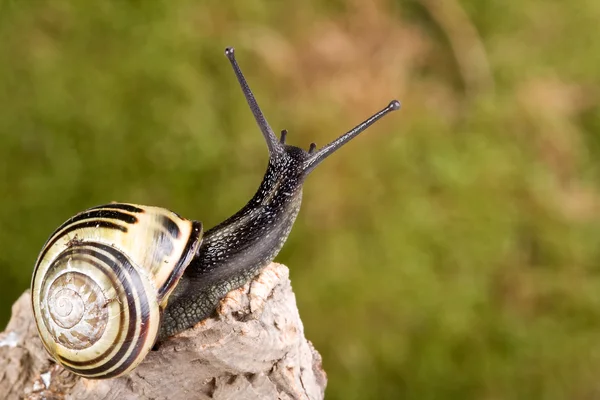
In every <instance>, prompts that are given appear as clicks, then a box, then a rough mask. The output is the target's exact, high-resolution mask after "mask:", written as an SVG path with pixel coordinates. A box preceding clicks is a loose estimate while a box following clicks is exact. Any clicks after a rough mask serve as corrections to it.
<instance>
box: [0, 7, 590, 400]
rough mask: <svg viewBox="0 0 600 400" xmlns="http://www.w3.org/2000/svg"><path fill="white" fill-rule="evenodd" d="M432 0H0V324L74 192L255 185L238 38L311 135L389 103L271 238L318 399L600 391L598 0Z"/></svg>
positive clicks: (72, 205) (214, 206)
mask: <svg viewBox="0 0 600 400" xmlns="http://www.w3.org/2000/svg"><path fill="white" fill-rule="evenodd" d="M436 4H438V3H436V2H433V1H427V0H420V1H418V2H404V1H398V2H395V3H393V4H392V3H384V2H383V1H375V2H366V1H365V2H360V1H358V2H352V3H350V4H346V3H344V2H340V1H335V2H327V3H319V2H317V1H312V2H311V1H307V2H298V3H297V4H295V5H292V4H288V3H281V2H274V1H260V0H252V1H250V0H246V1H236V2H229V3H228V2H216V1H208V2H191V1H184V0H178V1H169V2H167V1H163V2H161V1H150V2H141V1H129V2H123V1H121V2H116V1H104V2H96V3H94V2H76V1H68V0H62V1H55V2H41V1H31V2H16V1H8V0H4V1H0V159H1V160H2V162H1V163H0V193H1V194H2V195H1V196H0V203H1V207H0V243H2V251H1V252H0V271H1V274H2V279H1V280H0V304H1V305H2V306H1V307H0V326H3V325H4V324H5V322H6V321H7V320H8V317H9V314H10V305H11V304H12V302H13V301H14V300H15V299H16V298H17V297H18V295H19V294H20V293H21V292H22V291H23V290H24V289H25V288H26V287H27V286H28V285H29V280H30V276H31V270H32V266H33V264H34V262H35V258H36V256H37V253H38V251H39V249H40V248H41V246H42V244H43V242H44V240H45V239H46V238H47V237H48V235H49V234H50V233H51V232H52V230H53V229H54V228H55V227H56V226H58V225H59V224H60V223H62V222H63V221H64V220H65V219H67V218H68V217H70V216H71V215H73V214H74V213H75V212H77V211H80V210H82V209H84V208H87V207H89V206H92V205H96V204H102V203H105V202H108V201H112V200H118V201H128V202H137V203H141V204H152V205H161V206H164V207H167V208H170V209H173V210H175V211H177V212H178V213H180V214H182V215H185V216H186V217H189V218H194V219H199V220H202V221H203V222H204V223H205V226H212V225H214V224H216V223H218V222H219V221H221V220H223V219H224V218H226V217H227V216H229V215H231V214H232V213H233V212H234V211H236V210H237V209H238V208H239V207H241V206H242V205H243V204H244V202H245V201H246V200H247V199H249V198H250V196H251V195H252V194H253V191H254V190H255V189H256V187H257V185H258V183H259V181H260V179H261V178H262V173H263V172H264V168H265V164H266V156H267V153H266V146H265V145H264V143H263V141H262V137H261V135H260V134H259V131H258V128H256V126H255V123H254V121H253V119H252V116H251V115H250V113H249V111H248V109H247V106H246V104H245V102H244V99H243V97H242V94H241V92H240V90H239V88H238V87H237V82H236V81H235V79H234V77H233V74H232V72H231V70H230V66H229V65H228V62H227V60H226V59H225V57H224V55H223V49H224V47H225V46H227V45H233V46H235V47H236V49H237V52H238V58H239V61H240V64H241V66H242V68H243V70H244V72H245V73H246V75H247V78H248V79H249V81H250V84H251V85H252V87H253V89H254V90H255V93H256V94H257V97H258V99H259V101H260V103H261V106H262V107H263V110H264V112H265V114H266V115H267V117H268V118H269V121H270V122H271V124H272V125H273V127H274V128H275V129H282V128H288V129H289V131H290V134H289V136H288V138H289V141H290V142H291V143H293V144H296V145H301V146H304V147H305V148H307V147H308V144H309V143H310V142H311V141H316V142H317V143H318V144H324V143H326V142H327V141H329V140H331V139H332V138H333V137H334V136H336V135H338V134H341V133H342V132H343V131H344V130H346V129H348V128H350V127H351V126H353V125H354V124H355V123H357V122H359V121H360V119H361V118H363V117H366V116H367V115H369V114H370V113H372V112H373V111H375V110H376V109H379V108H380V107H383V106H384V105H385V104H387V102H388V101H389V100H390V99H391V98H394V97H398V98H400V99H401V100H402V101H403V105H404V108H403V110H402V111H400V112H399V113H394V114H393V115H392V116H389V117H387V118H386V120H385V122H382V123H381V124H379V125H378V126H377V127H375V128H372V129H371V130H370V131H369V132H368V133H366V134H365V135H364V136H361V137H360V138H358V139H357V140H356V141H355V142H354V143H352V144H350V145H349V146H347V147H346V148H345V149H343V150H342V151H340V152H339V154H337V155H336V156H334V157H332V159H331V160H329V161H327V162H326V163H324V164H323V166H322V167H320V168H319V169H318V170H317V171H316V172H315V173H314V174H313V175H311V177H310V179H309V180H308V181H307V184H306V186H305V196H304V204H303V210H302V212H301V214H300V217H299V220H298V222H297V223H296V226H295V228H294V230H293V232H292V235H291V237H290V239H289V241H288V243H287V244H286V247H285V248H284V250H283V251H282V253H281V254H280V256H279V257H278V260H279V261H280V262H283V263H285V264H286V265H288V266H289V267H290V269H291V279H292V284H293V286H294V289H295V292H296V295H297V300H298V306H299V308H300V312H301V315H302V317H303V320H304V323H305V329H306V334H307V336H308V338H309V339H311V340H312V341H313V342H314V344H315V347H316V348H317V349H318V350H319V351H320V352H321V354H322V355H323V359H324V368H325V370H326V371H327V373H328V376H329V385H328V389H327V397H328V398H329V399H370V398H373V399H384V398H389V399H395V398H403V399H454V398H456V399H509V398H511V399H512V398H514V399H535V398H540V399H566V398H573V399H574V398H596V397H598V395H599V392H600V387H599V385H598V383H597V376H598V373H599V372H600V356H599V354H600V268H599V264H598V262H599V260H600V251H599V250H598V249H600V220H599V213H598V212H599V210H600V185H599V184H598V182H599V179H598V178H599V177H600V176H599V172H600V163H599V162H598V160H600V136H599V133H600V131H599V129H600V113H599V111H598V110H599V108H598V99H599V97H598V88H599V87H600V73H599V72H598V71H599V69H598V67H599V66H600V41H598V40H597V21H599V20H600V3H599V2H597V1H593V0H584V1H580V2H559V1H543V2H542V1H539V0H527V1H517V0H503V1H500V0H492V1H477V0H463V1H462V2H461V3H456V2H452V1H448V2H440V3H439V4H445V5H446V6H447V8H444V9H443V10H442V11H440V10H439V9H437V8H433V7H437V6H436ZM465 27H466V28H465ZM469 27H472V28H473V29H472V30H469ZM478 45H479V46H481V48H482V49H483V50H484V52H483V53H482V54H483V57H484V58H477V57H476V56H475V55H474V49H475V50H476V47H475V46H478ZM486 63H488V64H489V68H487V67H486V65H487V64H486ZM478 71H479V72H478Z"/></svg>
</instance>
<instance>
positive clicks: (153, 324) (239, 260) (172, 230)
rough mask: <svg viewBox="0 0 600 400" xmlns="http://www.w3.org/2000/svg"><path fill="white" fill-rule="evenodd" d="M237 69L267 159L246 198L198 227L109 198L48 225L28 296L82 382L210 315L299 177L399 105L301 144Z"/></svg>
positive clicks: (254, 258) (122, 368) (260, 260)
mask: <svg viewBox="0 0 600 400" xmlns="http://www.w3.org/2000/svg"><path fill="white" fill-rule="evenodd" d="M225 55H226V56H227V58H228V59H229V61H230V63H231V65H232V67H233V70H234V73H235V76H236V78H237V80H238V82H239V84H240V86H241V88H242V91H243V93H244V96H245V98H246V101H247V103H248V105H249V106H250V110H251V112H252V114H253V116H254V118H255V119H256V122H257V123H258V126H259V128H260V130H261V132H262V134H263V136H264V138H265V140H266V142H267V147H268V150H269V161H268V166H267V171H266V173H265V175H264V178H263V180H262V182H261V184H260V186H259V188H258V190H257V192H256V194H255V195H254V196H253V197H252V199H251V200H250V201H249V202H248V203H247V204H246V205H245V206H244V207H243V208H242V209H241V210H239V211H238V212H237V213H235V214H234V215H233V216H231V217H230V218H228V219H226V220H225V221H224V222H222V223H220V224H218V225H217V226H215V227H214V228H211V229H209V230H207V231H206V232H204V230H203V226H202V223H201V222H199V221H193V220H188V219H185V218H182V217H180V216H179V215H178V214H176V213H174V212H172V211H169V210H167V209H164V208H160V207H151V206H143V205H137V204H129V203H110V204H106V205H102V206H98V207H93V208H90V209H87V210H85V211H83V212H81V213H79V214H77V215H75V216H74V217H72V218H70V219H69V220H67V221H66V222H65V223H64V224H62V225H61V226H60V227H58V228H57V229H56V230H55V231H54V233H52V235H51V236H50V237H49V239H48V240H47V241H46V243H45V244H44V246H43V248H42V250H41V252H40V254H39V256H38V258H37V261H36V263H35V267H34V272H33V277H32V283H31V301H32V306H33V314H34V318H35V322H36V326H37V330H38V333H39V336H40V338H41V340H42V343H43V345H44V347H45V348H46V350H47V351H48V353H49V354H50V355H51V356H52V358H53V359H54V360H55V361H56V362H58V363H59V364H61V365H62V366H63V367H65V368H66V369H68V370H70V371H72V372H73V373H75V374H78V375H81V376H83V377H86V378H92V379H104V378H113V377H117V376H120V375H123V374H126V373H128V372H130V371H131V370H133V369H134V368H135V367H136V366H137V365H138V364H139V363H140V362H141V361H142V360H143V359H144V357H145V356H146V355H147V353H148V352H149V351H150V350H151V349H152V348H153V346H154V345H155V344H157V343H160V342H162V341H164V340H165V339H167V338H168V337H170V336H172V335H174V334H176V333H179V332H181V331H183V330H185V329H188V328H191V327H192V326H194V325H195V324H196V323H198V322H200V321H202V320H203V319H205V318H207V317H209V316H210V315H211V314H212V313H213V312H214V311H215V310H216V307H217V305H218V303H219V301H220V300H221V299H222V298H223V297H225V295H226V294H227V293H228V292H229V291H230V290H233V289H235V288H238V287H240V286H243V285H244V284H245V283H246V282H248V281H250V280H251V279H252V278H253V277H254V276H256V275H257V274H258V272H260V270H261V269H262V268H263V267H265V266H266V265H268V264H269V263H270V262H271V261H272V260H273V259H274V258H275V256H276V255H277V254H278V253H279V251H280V249H281V248H282V246H283V244H284V242H285V241H286V239H287V237H288V235H289V233H290V231H291V229H292V225H293V223H294V221H295V219H296V216H297V215H298V212H299V210H300V203H301V200H302V185H303V183H304V181H305V179H306V177H307V176H308V174H310V172H312V171H313V170H314V169H315V168H316V167H317V166H318V165H319V164H320V163H321V162H322V161H323V160H325V159H326V158H327V157H328V156H330V155H331V154H332V153H334V152H335V151H336V150H337V149H339V148H340V147H342V146H343V145H344V144H345V143H348V141H350V140H351V139H352V138H354V137H356V136H357V135H358V134H359V133H361V132H362V131H364V130H365V129H366V128H368V127H369V126H371V125H372V124H373V123H375V122H376V121H377V120H379V119H380V118H382V117H383V116H384V115H386V114H388V113H389V112H391V111H394V110H398V109H399V108H400V103H399V102H398V101H397V100H393V101H392V102H390V103H389V105H387V106H386V107H385V108H383V109H382V110H380V111H379V112H377V113H375V114H374V115H373V116H371V117H370V118H368V119H367V120H365V121H364V122H362V123H360V124H359V125H357V126H356V127H355V128H353V129H351V130H350V131H348V132H347V133H345V134H344V135H342V136H340V137H339V138H337V139H336V140H334V141H332V142H331V143H329V144H327V145H326V146H324V147H322V148H321V149H317V147H316V145H315V144H314V143H311V144H310V147H309V149H308V151H306V150H303V149H301V148H299V147H295V146H290V145H288V144H286V134H287V131H285V130H283V131H282V132H281V136H280V138H279V139H277V137H276V136H275V134H274V132H273V130H272V129H271V127H270V126H269V124H268V122H267V120H266V119H265V117H264V115H263V113H262V111H261V110H260V108H259V106H258V104H257V102H256V100H255V98H254V95H253V93H252V91H251V90H250V88H249V86H248V84H247V82H246V79H245V78H244V75H243V74H242V72H241V70H240V67H239V65H238V63H237V61H236V59H235V55H234V50H233V48H227V49H226V50H225Z"/></svg>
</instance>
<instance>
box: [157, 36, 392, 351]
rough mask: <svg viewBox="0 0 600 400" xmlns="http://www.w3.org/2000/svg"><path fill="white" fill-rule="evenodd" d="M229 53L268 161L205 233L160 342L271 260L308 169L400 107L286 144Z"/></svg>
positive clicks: (195, 319) (211, 308)
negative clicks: (304, 144)
mask: <svg viewBox="0 0 600 400" xmlns="http://www.w3.org/2000/svg"><path fill="white" fill-rule="evenodd" d="M225 54H226V56H227V57H228V58H229V61H230V62H231V65H232V67H233V69H234V72H235V74H236V77H237V79H238V81H239V83H240V86H241V87H242V90H243V92H244V95H245V97H246V100H247V102H248V105H249V106H250V109H251V111H252V113H253V115H254V117H255V119H256V122H257V123H258V126H259V127H260V129H261V131H262V133H263V135H264V137H265V139H266V142H267V146H268V148H269V164H268V167H267V171H266V173H265V175H264V178H263V181H262V183H261V184H260V187H259V188H258V191H257V192H256V194H255V195H254V197H252V199H251V200H250V201H249V202H248V203H247V204H246V205H245V206H244V207H243V208H242V209H241V210H240V211H238V212H237V213H236V214H234V215H233V216H232V217H230V218H228V219H227V220H225V221H224V222H222V223H221V224H219V225H217V226H215V227H214V228H212V229H210V230H208V231H207V232H205V234H204V237H203V241H202V244H201V245H200V248H199V250H198V254H197V255H196V256H195V257H194V259H193V261H192V262H191V264H190V265H189V266H188V268H187V269H186V272H185V273H184V275H183V277H182V278H181V280H180V282H179V284H178V285H177V287H176V288H175V290H174V291H173V293H172V294H171V296H170V297H169V303H168V305H167V307H166V309H165V310H164V312H163V316H162V323H161V329H160V334H159V338H158V341H159V342H160V341H162V340H164V339H166V338H167V337H169V336H172V335H174V334H176V333H178V332H181V331H183V330H185V329H188V328H190V327H192V326H194V325H195V324H196V323H198V322H200V321H202V320H203V319H205V318H207V317H208V316H210V315H211V314H212V313H213V312H214V311H215V309H216V306H217V305H218V303H219V301H220V300H221V299H222V298H223V297H224V296H225V295H226V294H227V293H228V292H229V291H231V290H233V289H235V288H238V287H240V286H243V285H244V284H245V283H247V282H248V281H250V280H251V279H252V278H253V277H254V276H255V275H256V274H257V273H258V272H259V271H260V270H261V268H263V267H264V266H266V265H268V264H269V263H270V262H271V261H272V260H273V259H274V258H275V257H276V256H277V254H278V253H279V251H280V250H281V248H282V246H283V244H284V243H285V241H286V239H287V237H288V235H289V233H290V231H291V229H292V225H293V224H294V221H295V219H296V216H297V215H298V212H299V210H300V204H301V202H302V184H303V183H304V180H305V179H306V177H307V176H308V174H309V173H310V172H311V171H313V170H314V168H315V167H316V166H317V165H318V164H320V163H321V162H322V161H323V160H324V159H325V158H327V157H328V156H329V155H330V154H332V153H333V152H334V151H336V150H337V149H339V148H340V147H341V146H343V145H344V144H345V143H347V142H348V141H349V140H351V139H352V138H354V137H356V136H357V135H358V134H359V133H360V132H362V131H364V130H365V129H366V128H367V127H369V126H370V125H372V124H373V123H374V122H376V121H377V120H378V119H380V118H381V117H383V116H384V115H386V114H387V113H388V112H390V111H394V110H398V109H399V108H400V103H399V102H398V101H397V100H394V101H392V102H390V103H389V105H388V106H387V107H385V108H384V109H383V110H381V111H379V112H378V113H376V114H375V115H373V116H372V117H370V118H369V119H367V120H366V121H364V122H362V123H361V124H359V125H358V126H356V127H355V128H354V129H352V130H350V131H349V132H347V133H346V134H344V135H342V136H340V137H339V138H338V139H336V140H334V141H333V142H331V143H330V144H328V145H326V146H324V147H323V148H321V149H319V150H316V145H315V144H314V143H312V144H311V145H310V148H309V150H308V151H305V150H303V149H301V148H299V147H295V146H290V145H286V144H285V136H286V133H287V132H286V131H282V133H281V139H280V140H277V138H276V136H275V134H274V132H273V130H272V129H271V127H270V126H269V124H268V122H267V121H266V119H265V117H264V116H263V114H262V112H261V110H260V108H259V107H258V104H257V102H256V100H255V98H254V96H253V94H252V92H251V90H250V88H249V87H248V84H247V82H246V80H245V79H244V76H243V75H242V72H241V71H240V68H239V66H238V64H237V62H236V60H235V56H234V50H233V49H232V48H228V49H226V50H225Z"/></svg>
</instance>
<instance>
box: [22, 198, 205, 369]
mask: <svg viewBox="0 0 600 400" xmlns="http://www.w3.org/2000/svg"><path fill="white" fill-rule="evenodd" d="M201 240H202V224H201V223H200V222H197V221H189V220H186V219H183V218H181V217H179V216H178V215H177V214H175V213H173V212H171V211H169V210H166V209H163V208H159V207H148V206H141V205H136V204H124V203H112V204H108V205H104V206H99V207H95V208H91V209H88V210H86V211H84V212H82V213H79V214H77V215H76V216H74V217H72V218H71V219H69V220H68V221H67V222H65V223H64V224H63V225H61V226H60V227H59V228H58V229H57V230H56V231H55V232H54V233H53V234H52V236H50V238H49V239H48V241H47V242H46V244H45V245H44V247H43V248H42V251H41V253H40V255H39V257H38V260H37V262H36V265H35V269H34V273H33V279H32V286H31V287H32V291H31V293H32V304H33V312H34V317H35V321H36V325H37V329H38V331H39V334H40V337H41V339H42V342H43V344H44V347H45V348H46V350H47V351H48V352H49V353H50V355H51V356H52V357H53V358H54V359H55V360H56V361H57V362H59V363H60V364H62V365H63V366H64V367H65V368H67V369H69V370H71V371H72V372H74V373H76V374H78V375H82V376H85V377H87V378H109V377H115V376H119V375H122V374H125V373H127V372H129V371H131V370H132V369H133V368H135V367H136V366H137V365H138V364H139V363H140V362H141V361H142V360H143V359H144V357H145V356H146V354H147V353H148V352H149V351H150V349H151V348H152V346H153V345H154V342H155V340H156V337H157V335H158V331H159V328H160V319H161V312H162V310H163V309H164V308H165V307H166V304H167V300H168V297H169V294H170V293H171V292H172V290H173V289H174V288H175V286H176V284H177V282H178V281H179V279H180V278H181V276H182V274H183V272H184V271H185V269H186V267H187V266H188V265H189V263H190V261H191V259H192V257H193V255H194V254H195V253H196V251H197V250H198V247H199V245H200V242H201Z"/></svg>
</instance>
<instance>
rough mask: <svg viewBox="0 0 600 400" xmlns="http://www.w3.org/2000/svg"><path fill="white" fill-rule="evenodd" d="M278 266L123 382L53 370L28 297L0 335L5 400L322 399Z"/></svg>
mask: <svg viewBox="0 0 600 400" xmlns="http://www.w3.org/2000/svg"><path fill="white" fill-rule="evenodd" d="M288 276H289V271H288V269H287V268H286V267H285V266H284V265H281V264H276V263H273V264H271V265H269V266H268V267H266V268H265V269H264V270H263V271H262V272H261V273H260V275H258V276H257V277H256V278H255V279H254V280H253V281H252V282H250V283H248V284H246V285H245V286H243V287H242V288H240V289H237V290H233V291H232V292H230V293H229V294H228V295H227V296H226V297H225V298H224V299H223V300H222V301H221V303H220V305H219V308H218V310H217V313H216V315H215V316H214V317H212V318H209V319H207V320H205V321H202V322H201V323H199V324H197V325H196V326H195V327H194V328H193V329H190V330H188V331H185V332H182V333H181V334H179V335H177V336H175V337H173V338H171V339H169V340H168V341H166V342H165V343H163V344H162V346H161V347H160V349H159V350H158V351H154V352H151V353H150V354H149V355H148V357H147V358H146V360H144V362H143V363H142V364H141V365H140V366H139V367H138V368H136V369H135V370H134V371H133V372H132V373H130V374H129V375H128V376H124V377H120V378H115V379H109V380H88V379H83V378H80V377H78V376H75V375H73V374H71V373H69V372H67V371H66V370H64V369H63V368H62V367H60V366H58V365H56V364H54V363H53V362H52V361H51V359H50V358H49V356H48V354H47V353H46V351H45V350H44V349H43V347H42V344H41V342H40V340H39V338H38V336H37V331H36V329H35V325H34V323H33V319H32V313H31V305H30V297H29V292H26V293H24V294H23V295H22V296H21V297H20V298H19V299H18V300H17V302H16V303H15V304H14V305H13V309H12V318H11V320H10V322H9V323H8V326H7V328H6V330H5V331H4V332H2V333H0V397H2V398H6V399H32V400H33V399H90V400H91V399H157V400H158V399H172V400H177V399H186V400H193V399H310V400H313V399H322V398H323V396H324V391H325V386H326V384H327V377H326V374H325V372H324V371H323V369H322V366H321V356H320V355H319V353H318V352H317V351H316V350H315V349H314V347H313V346H312V344H311V343H310V342H309V341H308V340H306V339H305V337H304V328H303V326H302V321H301V320H300V316H299V313H298V309H297V307H296V299H295V297H294V293H293V292H292V288H291V285H290V281H289V278H288Z"/></svg>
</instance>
